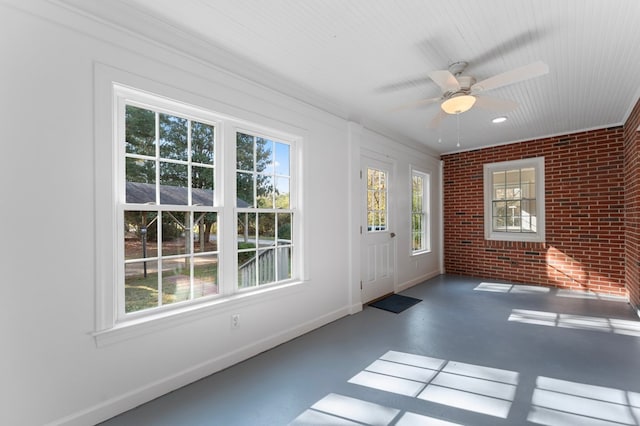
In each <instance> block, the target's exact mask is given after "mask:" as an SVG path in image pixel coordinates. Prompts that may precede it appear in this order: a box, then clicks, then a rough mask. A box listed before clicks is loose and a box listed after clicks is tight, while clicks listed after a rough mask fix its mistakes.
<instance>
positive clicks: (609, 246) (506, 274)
mask: <svg viewBox="0 0 640 426" xmlns="http://www.w3.org/2000/svg"><path fill="white" fill-rule="evenodd" d="M636 153H637V149H636ZM623 155H624V137H623V130H622V127H615V128H611V129H601V130H594V131H588V132H581V133H575V134H570V135H564V136H558V137H552V138H546V139H538V140H532V141H527V142H520V143H514V144H509V145H502V146H497V147H491V148H486V149H481V150H475V151H469V152H462V153H456V154H448V155H443V156H442V160H443V161H444V177H443V181H444V261H445V269H446V272H447V273H451V274H460V275H473V276H478V277H484V278H488V279H501V280H508V281H510V282H519V283H528V284H542V285H549V286H556V287H562V288H571V289H581V290H591V291H596V292H601V293H610V294H625V293H626V292H625V284H624V282H625V281H624V280H625V269H624V268H625V264H624V254H625V245H624V243H625V233H624V220H625V210H624V208H625V199H624V158H623ZM539 156H544V157H545V192H546V195H545V203H546V242H545V243H521V242H505V241H486V240H485V239H484V204H483V164H485V163H493V162H498V161H509V160H518V159H522V158H530V157H539ZM639 197H640V194H639ZM636 259H637V257H636ZM636 278H637V275H636ZM636 282H637V280H636ZM638 290H639V289H638V288H636V293H638Z"/></svg>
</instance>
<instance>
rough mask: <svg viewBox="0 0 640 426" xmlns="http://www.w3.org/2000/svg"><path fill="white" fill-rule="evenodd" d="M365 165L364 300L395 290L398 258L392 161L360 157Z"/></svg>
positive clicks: (363, 205) (363, 209)
mask: <svg viewBox="0 0 640 426" xmlns="http://www.w3.org/2000/svg"><path fill="white" fill-rule="evenodd" d="M360 164H361V166H362V244H361V247H362V256H361V265H362V271H361V280H362V303H368V302H370V301H372V300H374V299H377V298H379V297H382V296H384V295H386V294H389V293H393V291H394V282H395V275H394V268H395V259H396V249H395V240H394V237H395V233H394V232H393V230H392V224H393V212H392V209H391V206H392V205H393V204H392V203H391V202H390V201H391V200H392V193H391V189H392V185H391V176H392V173H391V172H392V170H393V165H392V164H391V163H388V162H385V161H380V160H376V159H374V158H369V157H367V156H364V155H363V156H362V157H361V163H360Z"/></svg>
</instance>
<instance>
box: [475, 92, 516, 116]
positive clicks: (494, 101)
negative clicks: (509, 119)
mask: <svg viewBox="0 0 640 426" xmlns="http://www.w3.org/2000/svg"><path fill="white" fill-rule="evenodd" d="M474 106H477V107H478V108H482V109H487V110H490V111H496V112H510V111H513V110H514V109H516V108H518V103H517V102H516V101H511V100H509V99H500V98H494V97H490V96H484V95H482V96H476V103H475V104H474Z"/></svg>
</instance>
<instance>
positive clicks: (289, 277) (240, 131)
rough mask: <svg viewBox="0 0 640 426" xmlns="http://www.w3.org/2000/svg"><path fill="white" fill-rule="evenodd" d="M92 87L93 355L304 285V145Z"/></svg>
mask: <svg viewBox="0 0 640 426" xmlns="http://www.w3.org/2000/svg"><path fill="white" fill-rule="evenodd" d="M97 76H98V77H97V81H98V83H99V84H98V85H97V92H96V93H97V95H96V97H97V100H101V101H102V102H103V103H106V102H108V100H111V101H112V102H111V106H110V108H107V107H106V105H102V104H99V105H97V107H96V129H97V130H96V223H97V229H96V242H97V245H96V256H97V262H96V281H97V284H96V298H97V302H96V308H97V312H96V318H97V320H96V337H97V338H98V343H99V344H101V343H100V342H101V341H102V342H105V343H106V342H111V341H117V340H119V339H120V338H121V337H119V336H122V338H127V336H128V337H130V336H132V335H135V334H136V333H137V331H135V330H134V331H131V330H133V329H136V330H138V329H140V328H139V327H129V326H141V325H151V326H153V327H155V326H161V324H170V322H171V321H173V322H174V323H175V322H176V321H179V320H180V318H187V317H189V316H191V315H194V314H195V313H198V312H199V311H202V310H203V309H200V308H213V307H217V306H222V305H224V304H226V303H227V302H230V303H232V304H234V306H236V304H237V303H240V301H241V300H246V298H247V297H254V295H253V294H255V297H260V296H259V295H260V294H264V295H265V297H267V294H265V292H264V291H257V290H260V289H264V290H267V291H268V292H269V293H271V291H270V290H271V289H273V290H277V289H283V291H287V290H286V289H287V288H290V287H291V286H288V285H283V284H296V283H298V282H301V281H302V280H303V279H304V278H303V276H302V274H303V267H302V259H303V257H302V250H301V246H302V245H301V243H300V242H301V239H302V229H303V225H302V223H301V219H300V218H301V215H300V214H299V206H300V203H299V200H298V197H297V193H294V192H295V191H297V190H299V183H300V180H301V179H300V169H299V168H298V165H299V157H300V145H301V141H302V138H301V137H300V136H295V135H291V134H289V133H286V132H280V131H277V130H273V129H270V128H267V127H263V126H259V125H257V124H253V123H249V122H246V121H241V120H237V119H235V118H231V117H228V116H224V115H221V114H217V113H215V112H212V111H210V110H208V109H206V108H202V107H198V106H194V105H193V104H188V103H184V102H180V101H176V100H174V99H172V98H169V97H165V96H162V95H157V94H154V93H151V92H149V91H146V90H138V89H134V88H131V87H130V86H125V85H121V84H118V83H113V81H112V80H107V78H108V77H107V76H104V75H103V74H101V73H98V74H97ZM141 82H142V83H143V84H144V83H146V82H145V81H141ZM162 88H164V87H162ZM107 135H109V137H107ZM249 140H250V142H251V143H249V144H246V143H245V142H247V141H249ZM248 146H250V147H248ZM245 153H249V154H250V157H251V158H250V159H247V158H244V157H243V155H244V154H245ZM249 165H251V167H249ZM245 177H248V179H243V178H245ZM247 194H249V195H247ZM245 219H246V220H245ZM245 237H246V239H245ZM247 242H248V243H250V244H253V247H252V248H249V246H248V245H246V244H244V243H247ZM294 248H295V250H294ZM240 254H242V256H241V255H240ZM251 269H253V274H252V275H251V277H253V278H252V279H254V281H248V280H250V279H249V278H246V277H245V278H243V276H242V274H241V271H243V270H245V271H246V270H251ZM205 312H206V311H205ZM176 315H177V316H176ZM153 324H155V325H153ZM144 329H148V327H146V328H144ZM140 330H142V329H140ZM112 331H115V332H116V333H111V332H112Z"/></svg>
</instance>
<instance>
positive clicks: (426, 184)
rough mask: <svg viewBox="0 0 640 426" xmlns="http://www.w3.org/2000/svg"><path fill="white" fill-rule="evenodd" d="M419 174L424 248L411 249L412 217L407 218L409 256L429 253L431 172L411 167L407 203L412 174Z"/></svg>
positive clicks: (411, 184)
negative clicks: (421, 191) (423, 217)
mask: <svg viewBox="0 0 640 426" xmlns="http://www.w3.org/2000/svg"><path fill="white" fill-rule="evenodd" d="M414 175H419V176H422V179H423V187H422V188H423V194H422V210H423V214H424V216H425V220H424V245H425V248H423V249H421V250H414V249H413V225H412V223H413V222H412V221H413V217H410V218H409V236H410V238H409V250H410V253H411V256H419V255H422V254H425V253H431V173H429V172H425V171H423V170H420V169H418V168H414V167H412V168H411V176H410V179H409V194H410V197H409V200H410V201H409V203H412V200H413V176H414ZM409 210H410V213H411V215H412V216H413V208H412V207H411V205H410V207H409Z"/></svg>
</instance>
